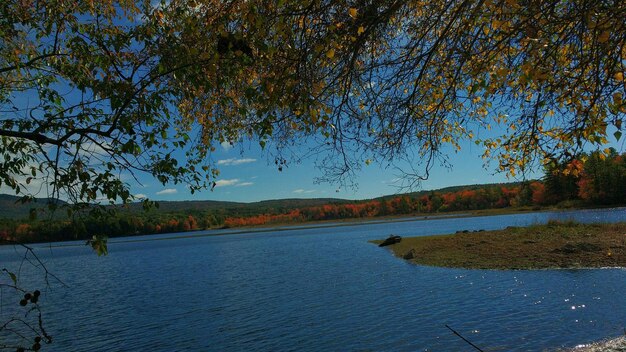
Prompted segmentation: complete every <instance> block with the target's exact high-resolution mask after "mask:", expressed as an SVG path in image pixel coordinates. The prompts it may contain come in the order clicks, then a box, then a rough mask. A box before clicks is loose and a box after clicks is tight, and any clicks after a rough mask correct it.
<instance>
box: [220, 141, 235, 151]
mask: <svg viewBox="0 0 626 352" xmlns="http://www.w3.org/2000/svg"><path fill="white" fill-rule="evenodd" d="M220 144H221V145H222V148H223V149H224V150H225V151H229V150H231V149H233V145H232V144H231V143H230V142H228V141H226V142H222V143H220Z"/></svg>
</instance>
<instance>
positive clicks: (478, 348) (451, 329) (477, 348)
mask: <svg viewBox="0 0 626 352" xmlns="http://www.w3.org/2000/svg"><path fill="white" fill-rule="evenodd" d="M446 328H448V329H450V331H452V332H453V333H454V334H455V335H456V336H458V337H460V338H461V339H462V340H463V341H465V342H467V343H468V344H469V345H470V346H472V347H474V348H475V349H476V350H478V351H480V352H485V351H483V350H481V349H480V347H478V346H476V345H474V344H473V343H471V342H470V341H469V340H468V339H466V338H465V337H463V336H461V334H459V333H458V332H456V331H455V330H454V329H453V328H451V327H450V326H448V324H446Z"/></svg>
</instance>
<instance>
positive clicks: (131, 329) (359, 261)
mask: <svg viewBox="0 0 626 352" xmlns="http://www.w3.org/2000/svg"><path fill="white" fill-rule="evenodd" d="M549 219H576V220H578V221H581V222H616V221H626V208H614V209H603V210H583V211H564V212H542V213H525V214H515V215H501V216H490V217H472V218H439V219H429V220H421V219H416V220H412V221H401V222H389V223H377V224H368V225H350V226H340V227H325V228H315V227H309V228H301V229H281V230H280V231H272V230H269V231H263V232H258V233H238V234H230V235H224V236H204V235H207V234H216V233H220V231H205V232H195V233H193V236H191V237H182V236H187V235H189V233H187V234H184V235H183V234H170V235H166V236H163V235H160V236H155V237H148V236H141V237H132V238H115V239H111V240H110V242H109V255H108V256H106V257H97V256H96V255H95V254H94V253H93V252H92V251H91V250H90V249H89V248H87V247H86V246H83V245H82V242H81V243H71V242H69V243H57V244H52V245H45V244H38V245H34V247H35V248H36V253H37V254H38V255H39V257H40V258H41V259H42V261H44V262H45V264H46V267H47V268H48V270H50V271H51V272H53V273H55V274H56V275H57V276H59V277H60V278H61V279H62V280H63V281H64V282H65V283H66V284H67V285H68V286H69V287H68V288H65V287H62V286H61V285H60V284H59V283H57V282H55V281H54V280H51V281H50V285H49V286H48V287H46V286H45V284H44V281H43V279H44V277H43V276H44V275H43V273H42V272H41V271H40V270H38V269H36V268H34V267H33V266H32V265H28V264H24V265H23V266H22V269H21V280H23V281H22V284H23V285H24V286H26V287H29V288H32V289H35V288H39V289H41V290H42V296H41V299H40V303H41V305H42V309H43V313H44V323H45V326H46V329H47V330H48V332H49V333H50V334H51V335H52V336H53V338H54V342H53V343H52V344H51V345H44V346H43V349H42V350H43V351H133V350H134V351H244V350H249V351H470V350H472V349H471V347H470V346H468V345H467V344H466V343H465V342H463V341H462V340H461V339H459V338H458V337H457V336H455V335H454V334H453V333H452V332H451V331H450V330H448V329H447V328H446V327H445V325H446V324H447V325H449V326H450V327H452V328H454V329H455V330H456V331H458V332H459V333H461V334H462V335H463V336H465V337H466V338H468V339H469V340H471V341H472V342H473V343H474V344H476V345H478V346H480V347H481V348H483V349H484V350H489V351H542V350H544V349H554V348H559V347H573V346H575V345H577V344H582V343H588V342H592V341H595V340H600V339H604V338H607V337H615V336H619V335H620V334H623V331H624V330H623V329H624V327H625V326H626V299H624V292H626V270H624V269H586V270H537V271H494V270H464V269H444V268H435V267H425V266H417V265H412V264H408V263H406V262H405V261H403V260H400V259H398V258H395V257H394V256H393V255H392V254H391V253H390V252H389V250H388V249H385V248H379V247H377V246H375V245H373V244H371V243H368V240H372V239H382V238H385V237H387V236H388V235H389V234H392V233H393V234H397V235H401V236H423V235H432V234H446V233H453V232H455V231H457V230H465V229H467V230H478V229H485V230H491V229H500V228H504V227H506V226H523V225H529V224H535V223H545V222H547V221H548V220H549ZM168 237H169V238H168ZM137 240H139V241H137ZM79 244H80V245H79ZM23 254H24V252H23V250H22V249H20V248H15V247H13V246H3V247H0V258H2V260H1V261H0V263H1V264H0V266H1V267H2V268H5V267H6V268H7V269H11V270H17V269H16V268H17V267H18V266H19V263H20V258H21V257H22V256H23ZM503 255H506V253H503ZM2 293H3V295H2V296H1V298H0V299H1V300H2V302H1V303H2V307H8V306H11V307H12V306H15V305H16V302H13V300H14V298H13V296H11V295H10V294H9V292H8V290H7V289H4V290H3V292H2ZM9 297H11V301H10V302H9V301H8V300H9ZM5 309H8V308H5ZM5 312H6V311H5ZM4 316H5V315H2V317H3V318H4ZM0 337H1V336H0Z"/></svg>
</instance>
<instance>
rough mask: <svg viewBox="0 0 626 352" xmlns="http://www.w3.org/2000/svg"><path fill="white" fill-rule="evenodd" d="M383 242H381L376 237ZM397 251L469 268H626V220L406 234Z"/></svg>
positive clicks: (434, 262) (412, 259) (415, 260)
mask: <svg viewBox="0 0 626 352" xmlns="http://www.w3.org/2000/svg"><path fill="white" fill-rule="evenodd" d="M373 242H374V243H380V242H381V241H373ZM389 248H390V249H391V250H392V251H393V253H394V254H395V255H396V256H398V257H401V258H409V259H407V260H409V261H410V262H413V263H415V264H421V265H430V266H440V267H454V268H467V269H550V268H601V267H626V223H616V224H578V223H574V222H567V223H562V222H555V221H551V222H549V223H548V224H546V225H533V226H529V227H509V228H506V229H504V230H498V231H484V232H469V233H457V234H452V235H442V236H423V237H410V238H403V239H402V242H400V243H397V244H394V245H391V246H389Z"/></svg>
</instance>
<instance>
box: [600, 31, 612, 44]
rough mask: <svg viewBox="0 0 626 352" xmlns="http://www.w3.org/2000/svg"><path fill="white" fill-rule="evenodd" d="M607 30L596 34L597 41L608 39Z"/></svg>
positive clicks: (602, 41)
mask: <svg viewBox="0 0 626 352" xmlns="http://www.w3.org/2000/svg"><path fill="white" fill-rule="evenodd" d="M609 34H610V33H609V31H604V32H602V33H601V34H600V35H599V36H598V41H599V42H600V43H605V42H606V41H607V40H609Z"/></svg>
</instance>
